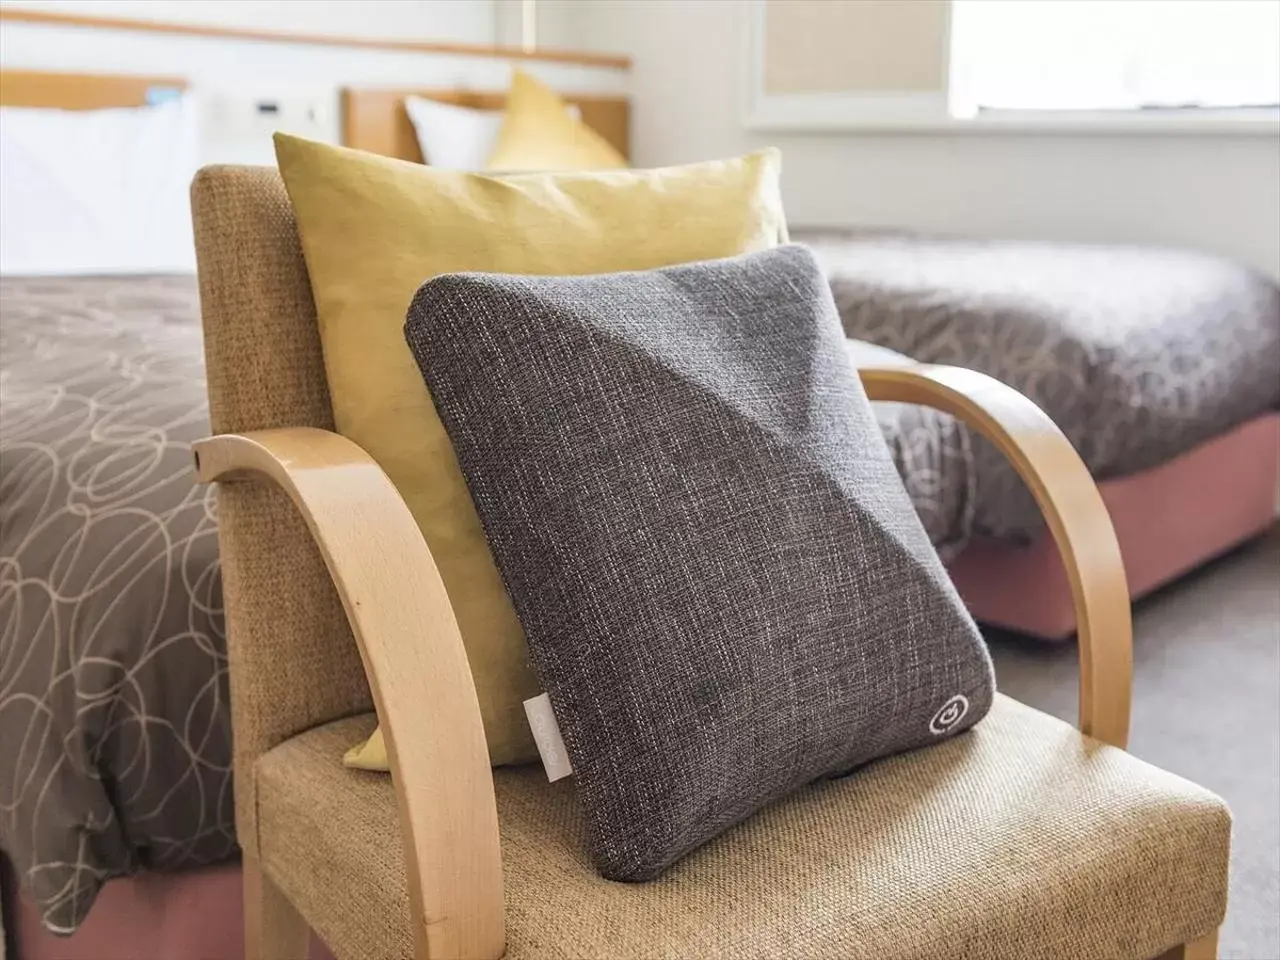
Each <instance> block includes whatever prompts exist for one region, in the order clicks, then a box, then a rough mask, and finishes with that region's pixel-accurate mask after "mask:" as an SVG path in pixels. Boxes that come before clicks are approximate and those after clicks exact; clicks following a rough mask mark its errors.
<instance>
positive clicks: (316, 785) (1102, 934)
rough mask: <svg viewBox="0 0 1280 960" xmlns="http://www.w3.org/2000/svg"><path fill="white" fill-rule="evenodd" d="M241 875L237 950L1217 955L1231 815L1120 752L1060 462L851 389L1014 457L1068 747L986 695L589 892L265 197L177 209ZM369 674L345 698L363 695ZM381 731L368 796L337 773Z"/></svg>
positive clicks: (1081, 484) (1090, 498) (1107, 639)
mask: <svg viewBox="0 0 1280 960" xmlns="http://www.w3.org/2000/svg"><path fill="white" fill-rule="evenodd" d="M192 200H193V209H194V213H195V222H196V234H197V249H198V254H199V266H200V290H201V301H202V307H203V313H204V324H205V343H206V353H207V360H208V376H209V398H210V407H211V414H212V420H213V429H214V430H215V431H216V432H217V434H219V435H218V436H214V437H212V438H211V439H209V440H206V441H203V442H202V443H200V444H198V445H197V446H196V451H195V457H196V470H197V473H198V476H199V479H200V480H202V481H206V482H211V481H217V482H219V484H220V489H219V501H218V502H219V526H220V537H221V544H222V558H223V560H222V562H223V577H224V587H225V602H226V610H227V620H228V647H229V658H230V671H231V691H232V708H233V724H234V730H235V738H236V739H235V762H236V812H237V829H238V831H239V838H240V843H241V846H242V847H243V850H244V871H245V885H246V889H245V895H246V911H245V912H246V937H247V949H248V956H249V957H251V958H259V960H277V958H298V957H302V956H304V955H305V953H306V950H307V940H308V936H309V933H310V930H312V929H314V930H315V931H316V933H318V934H319V936H320V937H322V938H323V939H324V940H325V942H326V943H327V944H328V945H329V947H330V948H331V949H332V950H333V951H334V952H335V954H336V955H337V956H338V957H340V958H343V960H346V958H349V957H350V958H355V957H368V958H398V957H410V956H412V957H416V958H419V960H425V958H443V957H468V958H496V957H499V956H503V955H504V951H505V955H506V956H508V957H512V958H514V957H561V956H577V957H584V956H585V957H595V956H600V957H605V956H607V957H624V956H628V957H629V956H637V957H715V956H718V957H748V956H750V957H755V956H760V957H765V956H768V957H780V956H788V957H810V956H834V957H853V956H863V957H867V958H876V960H894V958H902V960H906V958H926V960H932V958H952V957H955V958H960V957H968V958H976V957H992V958H995V957H1000V958H1022V957H1029V956H1035V957H1038V958H1047V957H1061V958H1072V960H1089V958H1097V960H1104V958H1105V960H1115V958H1120V957H1125V958H1133V960H1145V958H1150V957H1156V956H1162V957H1163V956H1167V957H1186V958H1191V957H1194V958H1207V957H1212V956H1214V952H1215V941H1216V928H1217V926H1218V924H1219V923H1220V922H1221V920H1222V917H1223V914H1224V912H1225V906H1226V889H1227V880H1226V876H1227V857H1228V847H1229V838H1230V817H1229V814H1228V812H1227V810H1226V807H1225V805H1224V804H1223V803H1222V802H1221V801H1220V800H1219V799H1217V798H1216V797H1214V796H1213V795H1211V794H1209V793H1207V792H1206V791H1204V790H1201V789H1200V788H1198V787H1196V786H1194V785H1192V784H1189V783H1187V782H1186V781H1183V780H1181V779H1179V778H1177V777H1175V776H1173V775H1171V774H1167V773H1164V772H1163V771H1160V770H1157V769H1155V768H1152V767H1150V766H1148V765H1146V764H1144V763H1142V762H1140V761H1138V760H1136V759H1135V758H1133V757H1131V756H1129V755H1128V754H1127V753H1125V752H1124V751H1123V749H1122V748H1123V747H1124V745H1125V740H1126V736H1127V731H1128V723H1129V694H1130V691H1129V687H1130V674H1131V659H1130V657H1131V650H1130V643H1131V633H1130V630H1131V628H1130V619H1129V601H1128V594H1127V592H1126V589H1125V584H1124V573H1123V570H1122V568H1121V563H1120V557H1119V553H1118V551H1117V547H1116V543H1115V538H1114V535H1113V533H1112V531H1111V527H1110V523H1109V521H1108V519H1107V516H1106V513H1105V510H1104V508H1103V505H1102V502H1101V500H1100V499H1099V496H1098V493H1097V490H1096V489H1095V487H1094V485H1093V483H1092V481H1091V480H1090V478H1089V475H1088V473H1087V471H1086V470H1085V468H1084V466H1083V465H1082V464H1081V462H1080V460H1079V458H1078V457H1077V456H1076V455H1075V453H1074V451H1073V450H1072V449H1071V447H1070V446H1069V445H1068V443H1067V442H1066V440H1065V439H1064V438H1063V437H1062V435H1061V434H1060V433H1059V432H1058V431H1057V429H1056V428H1055V427H1054V426H1053V424H1052V423H1051V422H1049V421H1048V419H1047V418H1046V417H1045V416H1044V414H1043V413H1041V412H1040V411H1039V409H1038V408H1036V407H1035V406H1034V405H1033V404H1032V403H1031V402H1030V401H1028V400H1026V399H1025V398H1023V397H1021V396H1020V395H1018V394H1016V393H1015V392H1013V391H1012V390H1010V389H1008V388H1006V387H1004V386H1002V385H1000V384H999V383H997V382H995V381H993V380H990V379H988V378H986V377H983V376H981V375H979V374H975V373H971V372H967V371H961V370H955V369H947V368H923V367H921V368H915V369H895V370H865V371H863V372H862V377H863V381H864V383H865V384H866V387H867V391H868V393H869V394H870V395H871V396H872V397H873V398H875V399H883V400H898V401H906V402H913V403H923V404H928V405H931V406H937V407H940V408H942V409H945V410H948V411H949V412H951V413H953V414H956V415H958V416H960V417H962V418H963V419H964V420H965V421H967V422H968V423H969V424H971V425H972V426H973V427H974V428H976V429H977V430H979V431H981V432H982V433H984V434H985V435H987V436H988V437H990V438H991V439H992V440H994V442H995V443H996V444H997V445H999V447H1000V448H1001V449H1002V450H1003V451H1004V452H1005V453H1006V454H1007V455H1008V456H1009V457H1010V459H1011V460H1012V461H1013V462H1014V464H1015V465H1016V466H1017V468H1018V470H1019V471H1020V473H1021V474H1022V475H1023V477H1024V478H1025V479H1026V480H1027V482H1028V483H1029V484H1030V485H1031V488H1032V490H1033V491H1034V493H1035V495H1036V497H1037V499H1038V501H1039V503H1040V505H1041V507H1042V509H1043V510H1044V512H1045V515H1046V517H1047V519H1048V522H1049V524H1050V527H1051V529H1052V531H1053V534H1054V537H1055V538H1056V540H1057V543H1058V545H1059V547H1060V548H1061V550H1062V551H1063V554H1064V557H1065V560H1066V566H1067V568H1068V570H1069V571H1070V573H1071V582H1072V587H1073V590H1074V595H1075V602H1076V606H1077V609H1078V613H1079V622H1080V624H1081V630H1080V642H1079V647H1080V662H1081V684H1080V731H1076V730H1074V729H1073V728H1071V727H1069V726H1068V725H1066V724H1063V723H1061V722H1059V721H1056V720H1053V719H1051V718H1049V717H1046V716H1044V715H1043V714H1040V713H1038V712H1036V711H1034V710H1031V709H1030V708H1027V707H1025V706H1022V705H1020V704H1017V703H1015V702H1014V701H1012V700H1009V699H1008V698H1004V697H998V698H997V704H996V705H995V706H994V707H993V709H992V711H991V714H990V715H989V716H988V717H987V719H986V720H984V721H983V722H982V723H981V724H979V725H978V727H977V728H975V730H974V731H973V732H972V733H971V734H967V735H966V736H964V737H959V738H956V739H955V740H953V741H949V742H947V743H945V744H942V745H939V746H936V747H933V748H931V749H928V750H923V751H918V752H916V753H913V754H909V755H905V756H899V757H895V758H891V759H889V760H885V761H882V762H879V763H877V764H874V765H872V766H871V767H870V768H868V769H866V770H864V771H862V772H860V773H859V774H858V775H857V776H855V777H851V778H847V779H844V780H840V781H835V782H832V783H826V784H821V785H814V786H812V787H810V788H808V789H806V790H804V791H801V793H800V794H798V795H796V796H795V797H793V798H791V799H789V800H787V801H785V802H783V803H779V804H776V805H774V806H773V807H771V808H769V809H768V810H766V811H763V812H762V813H760V814H759V815H757V816H755V817H753V818H752V819H751V820H749V821H748V822H746V823H744V824H742V825H740V826H739V827H737V828H735V829H734V830H732V831H730V832H729V833H728V834H726V835H724V836H723V837H721V838H719V839H717V840H716V841H713V842H712V843H711V844H709V845H707V846H706V847H704V848H703V849H701V850H699V851H697V852H695V853H694V854H692V855H691V856H689V857H688V858H686V859H685V860H684V861H682V862H681V863H679V864H677V865H676V867H674V868H673V869H672V870H671V871H670V872H669V873H668V874H667V875H666V876H665V877H663V878H662V879H661V880H659V881H656V882H653V883H649V884H642V885H626V884H617V883H610V882H608V881H605V880H603V879H601V878H600V877H599V876H597V875H596V874H595V873H594V872H593V871H592V869H591V867H590V865H589V864H588V862H587V861H586V858H585V853H584V850H583V844H582V842H581V838H580V835H579V832H580V828H579V823H578V817H577V811H576V806H575V801H574V795H573V788H572V785H571V784H569V783H567V782H564V783H559V784H548V783H547V782H546V779H545V777H544V776H543V774H542V772H541V770H539V769H531V768H523V769H511V768H503V769H498V770H491V769H490V768H489V764H488V755H487V751H486V748H485V740H484V735H483V731H482V729H481V723H480V714H479V710H478V706H477V702H476V697H475V691H474V687H473V684H472V680H471V675H470V671H469V668H468V665H467V660H466V656H465V654H464V651H463V647H462V644H461V641H460V638H459V635H458V630H457V626H456V624H455V622H454V618H453V613H452V610H451V608H450V605H449V600H448V598H447V596H446V594H445V592H444V589H443V586H442V584H441V581H440V577H439V575H438V573H437V571H436V568H435V565H434V563H433V561H432V558H431V555H430V552H429V551H428V549H427V547H426V545H425V543H424V542H423V540H422V538H421V536H420V535H419V533H418V530H417V528H416V526H415V524H414V522H413V520H412V518H411V517H410V514H409V512H408V510H407V508H406V507H405V505H404V504H403V502H402V501H401V500H400V497H399V495H398V494H397V493H396V491H395V489H394V488H393V487H392V485H391V483H390V481H389V480H387V478H386V476H385V475H384V474H383V473H382V471H381V470H379V468H378V467H377V466H376V465H375V464H374V463H373V462H372V461H371V460H370V459H369V458H368V456H367V455H366V454H365V453H364V452H363V451H362V450H360V449H359V448H358V447H357V446H355V445H354V444H352V443H351V442H349V441H347V440H345V439H343V438H342V437H340V436H338V435H336V434H334V433H333V432H332V429H333V422H332V415H331V411H330V408H329V401H328V394H327V390H326V386H325V377H324V370H323V364H322V358H321V353H320V344H319V339H318V336H317V332H316V317H315V307H314V304H313V302H312V298H311V292H310V287H309V285H308V280H307V274H306V268H305V265H304V263H303V260H302V255H301V251H300V248H299V244H298V239H297V235H296V229H295V226H294V222H293V217H292V213H291V210H290V208H289V204H288V200H287V198H286V196H285V193H284V190H283V188H282V186H281V184H280V182H279V179H278V177H277V175H276V174H275V172H274V171H270V170H266V169H256V168H233V167H226V168H211V169H208V170H206V171H204V172H202V173H201V174H200V176H199V177H198V178H197V180H196V182H195V184H194V186H193V189H192ZM366 678H367V679H366ZM375 706H376V709H377V715H378V716H379V717H381V719H382V722H383V723H382V727H383V730H384V732H385V735H386V739H387V747H388V752H389V756H390V762H391V769H392V775H391V777H390V778H388V777H386V776H385V775H378V774H370V773H365V772H360V771H353V770H348V769H346V768H344V767H343V766H342V765H341V756H342V753H343V751H344V750H345V749H346V748H347V747H349V746H351V745H352V744H353V743H356V742H357V741H359V740H360V739H362V738H363V737H364V736H365V735H367V734H368V732H369V731H370V730H371V728H372V726H373V724H374V714H373V712H372V711H373V710H374V708H375Z"/></svg>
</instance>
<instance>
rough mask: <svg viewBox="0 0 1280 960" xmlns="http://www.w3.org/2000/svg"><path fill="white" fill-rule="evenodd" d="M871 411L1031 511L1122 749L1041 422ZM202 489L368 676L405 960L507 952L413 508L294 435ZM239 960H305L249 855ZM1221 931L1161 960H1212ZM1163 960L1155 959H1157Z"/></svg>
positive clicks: (456, 680)
mask: <svg viewBox="0 0 1280 960" xmlns="http://www.w3.org/2000/svg"><path fill="white" fill-rule="evenodd" d="M859 374H860V376H861V378H862V382H863V384H864V386H865V388H866V391H867V394H868V395H869V396H870V397H871V399H873V400H887V401H898V402H905V403H916V404H922V405H925V406H930V407H935V408H938V409H941V410H944V411H946V412H948V413H951V414H953V415H955V416H956V417H958V418H960V419H961V420H963V421H964V422H966V423H967V424H969V425H970V426H971V427H972V428H973V429H975V430H977V431H978V432H979V433H981V434H983V435H984V436H986V437H987V438H989V439H990V440H991V441H992V442H994V443H995V444H996V446H997V447H998V448H999V449H1000V450H1001V451H1002V452H1003V453H1004V454H1005V456H1006V457H1008V458H1009V460H1010V461H1011V463H1012V464H1013V466H1014V467H1015V468H1016V469H1017V471H1018V473H1019V474H1020V475H1021V476H1022V477H1023V479H1024V480H1025V481H1026V482H1027V484H1028V486H1029V487H1030V489H1031V491H1032V493H1033V494H1034V495H1035V498H1036V500H1037V502H1038V504H1039V506H1040V509H1041V510H1042V511H1043V513H1044V515H1045V518H1046V521H1047V522H1048V525H1049V528H1050V530H1051V532H1052V534H1053V536H1054V539H1055V541H1056V543H1057V545H1058V548H1059V550H1060V551H1061V552H1062V556H1063V560H1064V565H1065V566H1066V568H1067V570H1068V573H1069V576H1070V582H1071V588H1072V593H1073V597H1074V600H1075V605H1076V613H1077V618H1078V622H1079V624H1080V642H1079V655H1080V708H1079V710H1080V714H1079V726H1080V729H1081V731H1082V732H1083V733H1084V734H1086V735H1089V736H1092V737H1094V738H1096V739H1098V740H1101V741H1104V742H1106V743H1110V744H1113V745H1115V746H1117V747H1121V748H1123V747H1124V746H1125V744H1126V742H1127V738H1128V730H1129V708H1130V686H1131V679H1132V624H1131V616H1130V608H1129V596H1128V591H1127V589H1126V586H1125V578H1124V568H1123V565H1122V562H1121V558H1120V552H1119V548H1118V546H1117V544H1116V539H1115V534H1114V531H1113V530H1112V528H1111V522H1110V519H1109V518H1108V516H1107V512H1106V508H1105V507H1104V505H1103V503H1102V499H1101V497H1100V496H1099V494H1098V490H1097V487H1096V486H1095V485H1094V482H1093V480H1092V478H1091V477H1090V475H1089V472H1088V469H1087V468H1086V467H1085V466H1084V464H1083V462H1081V460H1080V458H1079V456H1078V455H1077V454H1076V452H1075V450H1074V449H1073V448H1072V446H1071V444H1070V443H1069V442H1068V441H1067V439H1066V438H1065V437H1064V436H1063V434H1062V432H1061V431H1060V430H1058V428H1057V427H1056V426H1055V425H1054V424H1053V422H1052V421H1051V420H1050V419H1049V418H1048V416H1047V415H1046V414H1044V412H1043V411H1041V410H1040V409H1039V408H1038V407H1037V406H1036V405H1035V404H1034V403H1032V402H1031V401H1030V400H1028V399H1027V398H1026V397H1024V396H1022V395H1021V394H1019V393H1017V392H1016V391H1015V390H1013V389H1012V388H1010V387H1007V386H1005V385H1004V384H1001V383H999V382H998V381H996V380H994V379H992V378H990V377H987V376H984V375H983V374H980V373H976V372H973V371H968V370H961V369H958V368H951V367H930V366H916V367H909V368H894V369H864V370H860V371H859ZM195 460H196V473H197V477H198V479H199V480H200V481H201V482H213V481H218V482H222V483H229V482H243V481H254V482H262V481H265V482H267V483H270V484H274V485H276V486H278V487H280V488H281V489H283V490H284V491H285V492H286V493H287V494H288V495H289V496H290V498H291V499H292V501H293V502H294V504H295V505H296V506H297V508H298V510H299V511H300V513H301V514H302V516H303V518H304V519H305V521H306V523H307V526H308V528H309V530H310V532H311V535H312V536H313V538H314V539H315V541H316V543H317V544H318V546H319V548H320V551H321V554H322V556H323V558H324V561H325V564H326V565H327V567H328V570H329V573H330V575H331V576H332V578H333V581H334V584H335V586H336V587H337V589H338V593H339V596H340V597H341V600H342V603H343V606H344V608H345V610H346V613H347V617H348V620H349V621H350V624H351V628H352V632H353V633H354V635H355V639H356V642H357V644H358V646H359V649H360V655H361V657H362V659H363V662H364V667H365V670H366V672H367V674H368V679H369V684H370V687H371V690H372V693H373V699H374V703H375V705H376V708H377V711H378V716H379V718H380V720H381V721H382V728H383V731H384V734H385V737H386V742H387V752H388V758H389V761H390V767H391V771H392V779H393V782H394V786H395V791H396V798H397V803H398V807H399V816H400V822H401V827H402V832H403V838H404V846H405V864H406V871H407V882H408V890H409V905H410V914H411V918H410V919H411V924H412V929H413V933H414V943H415V956H416V958H417V960H434V958H443V957H466V958H476V960H481V958H496V957H500V956H501V955H502V953H503V950H504V948H505V933H504V907H503V881H502V855H501V850H500V847H499V840H498V818H497V809H496V803H495V799H494V792H493V781H492V774H491V772H490V768H489V760H488V752H487V750H486V747H485V740H484V733H483V729H482V726H481V721H480V712H479V705H478V702H477V699H476V694H475V688H474V685H473V683H472V679H471V673H470V669H469V667H468V665H467V658H466V653H465V650H464V649H463V645H462V640H461V636H460V635H459V632H458V627H457V623H456V622H455V620H454V617H453V611H452V608H451V607H450V604H449V601H448V598H447V596H446V594H445V591H444V587H443V584H442V583H441V580H440V575H439V573H438V572H437V569H436V566H435V563H434V561H433V559H432V557H431V553H430V551H429V549H428V548H427V545H426V543H425V542H424V541H423V539H422V537H421V535H420V534H419V532H418V528H417V525H416V524H415V523H414V521H413V518H412V516H411V515H410V513H409V511H408V508H407V507H406V506H405V505H404V502H403V501H402V500H401V498H400V496H399V494H398V493H397V492H396V490H395V488H394V487H393V486H392V484H391V482H390V480H388V479H387V477H386V475H385V474H383V472H382V471H381V470H380V469H379V468H378V467H377V465H376V464H375V463H374V462H373V461H372V460H371V459H370V458H369V456H368V454H366V453H365V452H364V451H363V450H361V449H360V448H359V447H358V446H356V445H355V444H354V443H352V442H351V441H349V440H346V439H345V438H343V437H341V436H338V435H337V434H334V433H331V432H329V431H325V430H320V429H315V428H310V427H298V428H287V429H277V430H263V431H254V432H250V433H246V434H226V435H221V436H215V437H211V438H209V439H206V440H203V441H200V442H199V443H197V444H196V445H195ZM244 870H245V894H246V930H247V938H248V943H247V956H248V957H249V958H250V960H277V958H281V957H289V958H292V957H302V956H304V955H305V952H306V943H307V938H308V936H309V930H308V928H307V925H306V923H305V921H304V920H303V919H302V918H301V917H300V916H299V915H298V914H297V913H296V911H294V909H293V908H292V906H291V905H290V904H289V902H288V900H287V898H285V897H284V896H283V894H281V893H280V892H279V891H278V890H276V889H275V887H274V885H273V884H272V882H271V880H270V878H269V877H266V876H264V875H263V874H262V873H261V870H260V868H259V867H258V865H257V864H256V863H254V862H253V858H252V857H251V856H249V855H248V854H246V858H245V864H244ZM1216 942H1217V933H1216V931H1214V932H1212V933H1210V934H1209V935H1208V936H1206V937H1204V938H1202V939H1200V940H1197V941H1195V942H1194V943H1188V944H1185V945H1181V946H1178V947H1175V948H1173V950H1171V951H1169V952H1168V953H1167V954H1165V958H1169V960H1173V958H1182V960H1208V958H1212V957H1214V956H1215V955H1216ZM1161 960H1164V958H1161Z"/></svg>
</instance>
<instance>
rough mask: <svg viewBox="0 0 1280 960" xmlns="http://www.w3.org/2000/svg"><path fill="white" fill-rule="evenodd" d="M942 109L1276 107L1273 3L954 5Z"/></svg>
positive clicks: (1187, 0) (985, 1)
mask: <svg viewBox="0 0 1280 960" xmlns="http://www.w3.org/2000/svg"><path fill="white" fill-rule="evenodd" d="M951 36H952V46H951V89H952V104H951V107H952V113H953V114H954V115H956V116H961V117H972V116H974V115H976V114H978V113H980V112H983V111H994V110H1030V111H1047V110H1079V111H1111V110H1152V111H1162V110H1204V109H1214V110H1224V109H1225V110H1249V109H1258V108H1263V109H1272V110H1274V109H1275V108H1276V107H1277V105H1278V104H1280V0H954V2H953V8H952V34H951Z"/></svg>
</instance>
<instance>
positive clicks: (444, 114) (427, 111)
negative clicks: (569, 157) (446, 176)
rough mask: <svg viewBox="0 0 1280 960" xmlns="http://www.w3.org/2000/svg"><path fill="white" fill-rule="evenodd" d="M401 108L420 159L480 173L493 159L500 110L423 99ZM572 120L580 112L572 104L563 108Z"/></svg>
mask: <svg viewBox="0 0 1280 960" xmlns="http://www.w3.org/2000/svg"><path fill="white" fill-rule="evenodd" d="M404 108H405V111H406V112H407V113H408V114H409V120H410V121H411V122H412V123H413V132H414V133H415V134H417V137H418V148H419V149H420V150H421V151H422V158H423V159H424V160H425V161H426V162H427V163H429V164H431V166H433V167H436V168H437V169H440V170H483V169H484V168H485V167H486V166H487V165H488V163H489V158H490V157H491V156H493V148H494V147H495V146H497V143H498V131H499V130H501V129H502V111H501V110H477V109H475V108H474V107H459V106H457V105H455V104H452V103H441V102H440V101H439V100H429V99H427V98H426V97H414V96H408V97H405V98H404ZM566 111H567V112H568V114H569V115H570V116H571V117H573V118H574V119H575V120H581V119H582V111H581V110H579V109H578V107H577V106H576V105H574V104H569V105H568V107H566Z"/></svg>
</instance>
